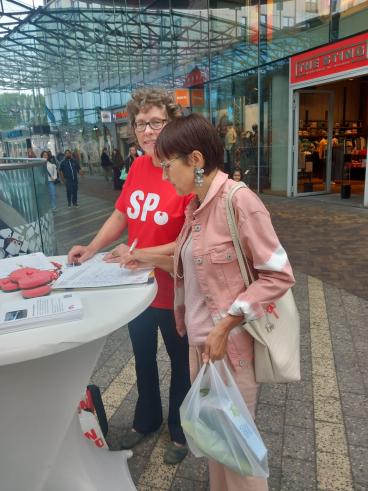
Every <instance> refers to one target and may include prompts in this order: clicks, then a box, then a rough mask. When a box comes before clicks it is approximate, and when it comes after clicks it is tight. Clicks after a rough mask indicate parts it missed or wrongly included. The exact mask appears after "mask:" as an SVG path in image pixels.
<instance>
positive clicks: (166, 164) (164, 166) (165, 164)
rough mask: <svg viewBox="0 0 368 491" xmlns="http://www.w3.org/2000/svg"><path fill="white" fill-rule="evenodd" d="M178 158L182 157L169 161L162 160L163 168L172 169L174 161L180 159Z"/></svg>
mask: <svg viewBox="0 0 368 491" xmlns="http://www.w3.org/2000/svg"><path fill="white" fill-rule="evenodd" d="M178 159H180V157H174V158H173V159H171V160H168V161H167V162H160V165H161V169H163V170H167V169H170V167H171V164H172V163H173V162H175V160H178Z"/></svg>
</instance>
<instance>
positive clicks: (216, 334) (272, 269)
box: [124, 114, 294, 491]
mask: <svg viewBox="0 0 368 491" xmlns="http://www.w3.org/2000/svg"><path fill="white" fill-rule="evenodd" d="M156 153H157V155H158V156H159V157H160V159H161V160H163V162H162V163H161V166H162V168H163V177H164V178H165V179H168V180H169V181H170V182H171V183H172V184H173V185H174V187H175V188H176V191H177V193H178V194H179V195H187V194H190V193H194V194H196V196H197V199H193V200H192V201H191V202H190V203H189V205H188V207H187V209H186V220H185V223H184V226H183V228H182V231H181V233H180V235H179V236H178V238H177V241H176V245H175V251H174V260H172V257H169V256H159V255H153V254H152V251H150V252H149V251H144V250H141V251H139V250H137V251H136V252H135V254H134V259H135V260H137V261H141V262H145V263H147V262H149V263H151V264H152V263H153V264H154V265H155V266H159V267H161V268H164V269H166V270H168V271H170V270H171V271H174V277H175V280H174V281H175V317H176V325H177V330H178V332H179V334H181V335H184V334H185V333H187V334H188V341H189V345H190V346H189V362H190V371H191V380H192V381H193V380H194V379H195V377H196V375H197V374H198V372H199V370H200V368H201V366H202V364H203V363H204V362H206V361H208V359H211V360H217V359H221V358H224V357H225V362H226V363H227V365H228V367H229V368H230V370H231V371H232V374H233V376H234V379H235V381H236V383H237V385H238V387H239V389H240V391H241V393H242V395H243V397H244V399H245V401H246V404H247V406H248V408H249V410H250V412H251V413H252V415H253V416H254V414H255V408H256V398H257V388H258V386H257V383H256V381H255V376H254V364H253V339H252V337H251V336H250V335H249V334H248V333H247V332H246V331H245V330H244V329H242V328H241V327H240V326H241V324H242V323H243V322H244V320H252V319H256V318H259V317H261V316H263V315H265V309H266V308H267V306H268V305H269V304H270V303H272V302H274V301H275V300H276V299H278V298H279V297H281V296H282V295H283V294H284V293H285V292H286V291H287V290H288V289H289V288H290V286H292V285H293V284H294V277H293V273H292V270H291V266H290V263H289V260H288V258H287V255H286V252H285V250H284V249H283V247H282V245H281V244H280V242H279V240H278V238H277V236H276V233H275V231H274V229H273V226H272V223H271V220H270V215H269V213H268V211H267V210H266V208H265V207H264V205H263V204H262V202H261V200H260V199H259V198H258V197H257V196H256V195H255V194H254V193H253V192H252V191H251V190H250V189H248V188H242V189H240V190H239V191H237V192H236V193H235V195H234V198H233V204H234V208H235V210H236V217H237V222H238V230H239V235H240V238H241V241H242V243H243V246H244V250H245V252H246V254H247V257H248V259H249V262H250V264H252V265H253V272H254V276H255V278H256V281H255V282H254V283H252V284H251V285H250V286H249V288H247V289H245V286H244V282H243V279H242V276H241V273H240V269H239V265H238V261H237V257H236V253H235V249H234V246H233V242H232V239H231V235H230V231H229V227H228V223H227V219H226V211H225V203H226V196H227V193H228V191H229V190H230V189H231V187H232V186H233V185H234V184H235V182H234V181H233V180H231V179H228V176H227V174H225V173H224V172H222V170H221V169H222V166H223V147H222V143H221V141H220V139H219V137H218V135H217V133H216V130H215V129H214V128H213V127H212V125H211V124H210V123H209V122H208V121H207V120H206V119H205V118H203V117H202V116H200V115H198V114H191V115H189V116H186V117H183V118H180V119H178V120H175V121H173V122H170V123H169V124H168V125H167V126H166V127H165V128H164V129H163V130H162V132H161V133H160V136H159V138H158V139H157V141H156ZM131 259H133V257H132V258H131ZM127 261H129V260H128V259H126V260H125V261H124V262H127ZM133 264H134V263H133ZM135 264H137V263H135ZM209 470H210V485H211V491H226V490H228V491H243V490H244V491H246V490H247V491H264V490H267V489H268V487H267V481H266V480H265V479H262V478H258V477H244V476H241V475H240V474H237V473H235V472H233V471H232V470H231V469H229V468H227V467H225V466H223V465H222V464H219V463H217V462H214V461H210V462H209Z"/></svg>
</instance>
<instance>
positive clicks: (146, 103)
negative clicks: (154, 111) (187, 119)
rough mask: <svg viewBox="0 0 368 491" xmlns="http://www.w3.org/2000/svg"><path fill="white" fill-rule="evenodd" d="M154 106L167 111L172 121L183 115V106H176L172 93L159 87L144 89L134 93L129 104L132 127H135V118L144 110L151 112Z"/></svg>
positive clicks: (128, 109)
mask: <svg viewBox="0 0 368 491" xmlns="http://www.w3.org/2000/svg"><path fill="white" fill-rule="evenodd" d="M154 106H156V107H160V108H163V109H165V110H166V112H167V116H168V118H169V120H170V121H171V120H173V119H176V118H179V117H180V116H181V115H182V111H181V106H180V105H178V104H176V102H175V97H174V94H173V93H172V92H169V91H168V90H165V89H161V88H159V87H142V88H140V89H137V90H136V91H134V92H133V94H132V98H131V100H130V101H129V102H128V104H127V111H128V115H129V122H130V126H131V127H133V125H134V122H135V118H136V117H137V114H138V113H139V112H140V111H142V109H144V110H145V111H149V110H150V109H151V107H154Z"/></svg>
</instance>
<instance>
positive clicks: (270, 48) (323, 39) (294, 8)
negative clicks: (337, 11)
mask: <svg viewBox="0 0 368 491" xmlns="http://www.w3.org/2000/svg"><path fill="white" fill-rule="evenodd" d="M329 16H330V2H329V1H328V0H318V1H317V0H309V1H306V2H305V1H301V0H267V1H265V2H262V3H261V6H260V60H261V62H262V63H268V62H270V61H273V60H277V59H280V58H283V57H285V56H288V55H291V54H295V53H298V52H301V51H306V50H308V49H311V48H313V47H315V46H318V45H320V44H325V43H328V41H329Z"/></svg>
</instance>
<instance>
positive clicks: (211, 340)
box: [202, 315, 243, 363]
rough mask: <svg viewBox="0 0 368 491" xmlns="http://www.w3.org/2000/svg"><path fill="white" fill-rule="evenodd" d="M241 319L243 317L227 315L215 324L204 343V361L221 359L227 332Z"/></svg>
mask: <svg viewBox="0 0 368 491" xmlns="http://www.w3.org/2000/svg"><path fill="white" fill-rule="evenodd" d="M242 321H243V317H239V316H235V315H227V316H226V317H225V318H224V319H222V320H221V321H220V322H219V323H218V324H216V326H215V327H214V328H213V329H212V331H211V332H210V333H209V335H208V336H207V339H206V341H205V343H204V352H203V354H202V359H203V362H204V363H207V362H208V361H209V360H211V361H215V360H221V359H222V358H223V357H224V356H225V354H226V348H227V339H228V336H229V333H230V331H231V329H232V328H233V327H235V326H237V325H239V324H240V323H241V322H242Z"/></svg>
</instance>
